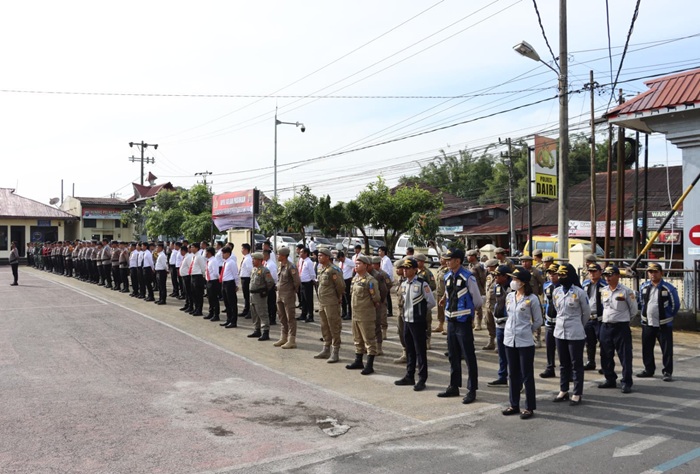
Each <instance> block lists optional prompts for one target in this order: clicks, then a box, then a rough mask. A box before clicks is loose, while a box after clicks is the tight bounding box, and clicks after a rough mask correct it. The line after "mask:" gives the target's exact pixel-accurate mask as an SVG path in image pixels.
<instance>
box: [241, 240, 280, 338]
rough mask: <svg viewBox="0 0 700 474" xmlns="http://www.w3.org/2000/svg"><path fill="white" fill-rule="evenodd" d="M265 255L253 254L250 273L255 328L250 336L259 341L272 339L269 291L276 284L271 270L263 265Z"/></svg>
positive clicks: (252, 313) (252, 314)
mask: <svg viewBox="0 0 700 474" xmlns="http://www.w3.org/2000/svg"><path fill="white" fill-rule="evenodd" d="M264 258H265V257H264V255H263V254H262V252H255V253H254V254H252V255H251V259H252V261H253V271H252V273H251V275H250V314H251V317H252V319H253V324H254V327H255V330H254V331H253V332H252V333H250V334H248V337H256V338H258V341H268V340H269V339H270V313H269V311H268V309H267V292H268V291H270V290H272V287H273V286H275V281H274V280H273V279H272V275H271V274H270V270H268V269H267V267H266V266H264V265H263V260H264Z"/></svg>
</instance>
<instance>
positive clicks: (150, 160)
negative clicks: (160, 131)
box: [129, 140, 158, 186]
mask: <svg viewBox="0 0 700 474" xmlns="http://www.w3.org/2000/svg"><path fill="white" fill-rule="evenodd" d="M134 145H136V146H137V147H139V148H140V149H141V159H140V160H139V158H136V157H135V156H133V155H132V156H131V158H129V161H131V162H132V163H133V162H136V161H141V186H143V164H144V162H145V163H155V162H156V159H155V158H146V157H144V156H143V154H144V151H145V149H146V148H148V147H149V146H152V147H153V148H154V149H155V150H157V149H158V144H152V143H144V142H143V140H142V141H141V142H140V143H137V142H129V147H131V148H133V147H134Z"/></svg>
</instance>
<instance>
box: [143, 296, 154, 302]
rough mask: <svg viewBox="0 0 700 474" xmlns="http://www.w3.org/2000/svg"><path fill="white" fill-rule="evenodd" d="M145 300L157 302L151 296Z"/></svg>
mask: <svg viewBox="0 0 700 474" xmlns="http://www.w3.org/2000/svg"><path fill="white" fill-rule="evenodd" d="M143 300H144V301H155V300H156V299H155V298H151V297H150V296H149V297H148V298H144V299H143Z"/></svg>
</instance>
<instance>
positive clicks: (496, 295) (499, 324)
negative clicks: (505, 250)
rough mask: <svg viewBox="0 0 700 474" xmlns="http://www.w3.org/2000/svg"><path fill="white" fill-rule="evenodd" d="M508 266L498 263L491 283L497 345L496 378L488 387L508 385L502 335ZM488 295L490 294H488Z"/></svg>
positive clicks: (506, 361) (508, 285) (508, 280)
mask: <svg viewBox="0 0 700 474" xmlns="http://www.w3.org/2000/svg"><path fill="white" fill-rule="evenodd" d="M508 273H510V267H508V265H500V266H499V267H498V268H497V269H496V270H495V271H494V272H493V285H492V286H491V289H490V291H491V294H492V295H493V297H492V301H493V306H492V317H493V319H494V322H495V323H496V345H497V347H498V378H497V379H496V380H494V381H493V382H489V383H488V386H489V387H505V386H507V385H508V358H507V357H506V347H505V345H504V343H503V337H504V332H505V327H506V321H507V320H508V311H507V310H506V297H507V296H508V293H510V291H511V289H510V276H509V275H508ZM488 296H489V297H490V295H488Z"/></svg>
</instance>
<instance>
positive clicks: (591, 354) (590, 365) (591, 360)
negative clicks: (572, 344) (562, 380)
mask: <svg viewBox="0 0 700 474" xmlns="http://www.w3.org/2000/svg"><path fill="white" fill-rule="evenodd" d="M595 350H596V347H595V346H594V345H593V344H589V345H587V346H586V353H587V354H586V355H587V356H588V361H587V362H586V365H584V366H583V370H595Z"/></svg>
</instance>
